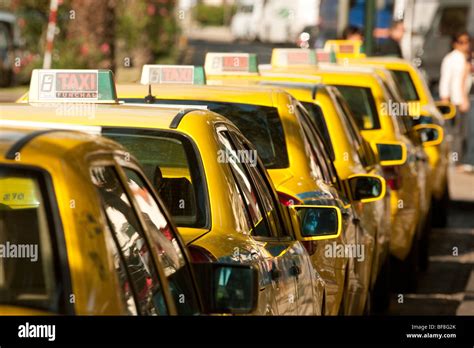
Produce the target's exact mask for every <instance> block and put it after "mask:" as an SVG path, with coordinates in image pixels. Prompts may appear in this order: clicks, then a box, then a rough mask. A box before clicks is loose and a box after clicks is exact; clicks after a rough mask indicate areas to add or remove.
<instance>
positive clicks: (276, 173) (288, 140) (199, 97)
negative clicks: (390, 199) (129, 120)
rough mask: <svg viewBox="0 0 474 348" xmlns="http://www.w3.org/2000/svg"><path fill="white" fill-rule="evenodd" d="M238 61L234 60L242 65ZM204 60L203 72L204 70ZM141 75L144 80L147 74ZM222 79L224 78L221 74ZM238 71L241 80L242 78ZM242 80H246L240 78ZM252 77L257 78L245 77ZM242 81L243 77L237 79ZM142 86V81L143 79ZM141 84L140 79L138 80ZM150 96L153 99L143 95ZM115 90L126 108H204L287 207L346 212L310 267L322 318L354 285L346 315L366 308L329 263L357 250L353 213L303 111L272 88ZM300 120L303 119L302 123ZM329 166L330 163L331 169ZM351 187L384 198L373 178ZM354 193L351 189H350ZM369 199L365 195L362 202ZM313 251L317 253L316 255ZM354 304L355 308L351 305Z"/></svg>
mask: <svg viewBox="0 0 474 348" xmlns="http://www.w3.org/2000/svg"><path fill="white" fill-rule="evenodd" d="M229 57H230V58H231V56H229V55H223V57H221V58H220V59H221V61H220V62H216V61H217V60H218V58H219V57H218V55H217V54H215V55H211V58H212V60H211V61H213V62H214V63H212V64H211V66H213V67H214V69H215V70H218V68H217V67H219V66H223V65H224V63H223V61H224V60H225V59H228V58H229ZM241 57H242V55H239V56H238V58H239V59H241ZM249 61H251V59H249V57H247V59H246V60H245V59H244V60H242V59H241V60H240V61H239V67H240V68H242V65H243V64H248V62H249ZM208 65H209V63H207V60H206V66H208ZM146 73H147V72H146V70H145V74H146ZM221 73H222V74H225V72H221ZM241 74H242V71H241V70H240V71H239V75H237V74H235V76H238V77H239V76H242V75H241ZM244 75H245V74H244ZM249 75H250V76H255V74H254V73H253V72H249ZM239 78H241V79H242V80H244V78H243V77H239ZM145 80H146V79H145ZM142 82H143V79H142ZM149 89H150V90H151V94H152V97H149V96H148V95H147V93H148V90H149ZM149 89H148V88H147V87H146V86H139V85H122V86H121V85H118V86H117V90H118V94H119V97H120V99H121V101H124V102H125V104H128V103H143V102H144V101H145V99H147V98H148V100H153V102H155V103H167V104H178V105H179V104H183V103H187V104H191V105H200V106H205V107H207V108H208V109H210V110H213V111H216V112H218V113H220V114H222V115H224V116H225V117H227V118H229V119H230V120H231V121H232V122H234V123H235V124H236V125H237V127H238V128H239V129H240V130H241V131H242V132H243V133H244V134H245V136H246V137H247V138H248V139H249V140H250V141H251V142H252V143H253V144H254V145H255V146H256V148H257V151H258V154H259V156H260V157H261V158H262V160H263V162H264V164H265V166H266V168H267V169H268V171H269V174H270V177H271V178H272V180H273V183H274V184H275V186H276V188H277V190H278V191H279V198H280V201H281V202H282V203H284V204H286V205H291V204H295V203H296V204H302V203H305V204H314V203H318V204H330V205H332V204H336V205H337V206H338V207H339V208H341V209H342V210H343V212H344V214H343V216H344V228H343V231H344V232H343V233H342V234H341V236H339V237H338V239H337V240H336V241H335V242H334V243H331V241H321V242H317V243H316V244H318V245H319V247H317V248H315V247H314V245H313V244H315V243H311V244H309V245H308V249H309V250H310V253H311V254H312V259H313V264H314V265H315V268H316V269H317V270H318V272H320V273H321V276H322V277H323V278H324V280H325V282H326V293H325V294H326V298H325V303H326V305H325V313H326V314H337V313H338V312H339V311H340V309H341V312H342V313H343V312H344V308H342V307H341V306H340V304H341V300H342V297H343V295H344V296H349V293H347V292H344V288H345V284H346V286H347V288H349V285H347V284H349V283H350V284H352V285H353V286H352V287H351V288H352V289H355V290H354V291H355V294H352V295H351V296H352V297H351V299H347V301H346V303H347V312H350V311H351V310H352V311H354V312H357V311H359V308H361V307H362V309H363V307H364V304H365V298H364V293H363V291H362V289H363V287H362V286H361V284H360V282H361V279H360V278H350V279H346V277H348V276H349V273H347V275H346V267H347V262H348V258H347V257H345V256H341V257H327V256H325V252H326V255H327V254H328V253H331V251H332V250H333V249H337V247H338V245H340V246H341V247H340V249H344V246H345V245H349V244H350V243H352V244H350V245H355V242H354V240H355V238H356V235H355V234H356V226H355V225H354V222H353V221H352V220H353V219H352V214H353V211H352V207H351V206H350V204H349V203H348V202H346V201H345V198H344V201H343V200H342V199H341V197H339V193H338V192H337V190H336V188H335V187H334V184H335V182H336V181H337V173H336V172H335V170H334V168H332V167H328V163H327V162H326V160H325V159H327V160H328V161H329V162H330V160H329V157H328V156H327V154H326V153H325V152H324V151H325V149H324V146H323V145H322V143H321V142H318V140H317V139H316V138H315V136H314V134H312V133H311V134H308V133H306V131H305V129H307V128H306V127H304V126H302V123H301V122H307V121H309V116H308V115H307V114H306V111H305V110H304V108H303V107H302V106H301V104H299V103H297V102H296V100H295V99H294V98H292V97H291V96H290V95H289V94H287V93H285V92H284V91H282V90H280V89H276V88H264V87H248V88H245V89H242V88H237V87H225V86H219V87H211V86H191V85H190V86H184V85H176V84H175V85H168V84H163V83H162V84H159V85H155V84H149ZM301 118H302V119H301ZM329 165H330V163H329ZM349 181H351V182H352V183H354V182H360V183H362V182H366V183H367V184H368V185H369V186H370V187H373V188H374V189H375V191H374V192H375V193H376V194H374V195H372V196H371V198H376V199H378V198H380V197H382V196H383V194H384V181H383V180H381V178H378V177H375V176H370V177H367V176H362V175H360V176H357V175H356V176H354V177H352V178H351V179H350V180H349ZM354 188H355V186H354ZM363 198H369V197H367V196H365V195H364V197H360V199H363ZM314 249H316V250H314ZM355 302H357V305H355V304H354V303H355Z"/></svg>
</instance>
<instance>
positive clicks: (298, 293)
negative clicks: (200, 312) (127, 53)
mask: <svg viewBox="0 0 474 348" xmlns="http://www.w3.org/2000/svg"><path fill="white" fill-rule="evenodd" d="M191 69H193V67H191ZM73 72H74V71H72V72H71V71H68V73H73ZM41 73H42V71H36V72H35V73H34V74H33V77H32V84H31V86H32V89H30V92H29V102H30V103H32V104H34V105H35V106H34V108H33V109H34V110H35V111H36V112H33V111H31V112H28V114H27V115H23V114H24V113H22V112H18V110H16V111H13V110H10V109H9V107H8V106H5V108H4V110H5V115H7V116H8V117H11V118H13V116H12V115H13V114H14V113H15V114H16V115H20V116H18V117H16V118H15V119H16V121H17V122H18V121H21V120H28V121H29V122H34V123H38V124H42V125H43V126H45V127H52V126H54V125H56V126H57V127H64V124H65V123H67V124H68V126H75V125H81V126H84V125H85V126H87V127H89V128H92V129H95V131H96V132H97V133H100V134H102V135H105V136H106V137H109V138H112V139H114V140H116V141H117V142H119V143H121V144H123V145H124V146H126V148H127V150H128V151H130V153H131V154H133V155H134V156H135V157H136V158H137V159H138V161H139V162H140V163H141V164H142V165H143V167H144V171H145V174H146V175H147V177H148V178H149V180H150V181H151V182H152V185H153V187H154V188H155V189H156V191H157V192H158V193H159V195H160V197H161V199H162V201H163V202H164V204H165V206H166V207H167V208H168V209H169V211H170V214H171V215H172V217H173V220H174V221H175V222H176V224H177V225H178V227H179V232H180V234H181V236H182V237H183V240H184V242H185V243H186V245H187V247H188V250H189V252H190V256H191V258H192V260H193V261H194V262H195V263H200V262H207V263H215V262H221V263H222V262H224V263H226V264H227V263H229V264H234V263H235V264H246V265H247V264H249V265H251V266H252V267H253V268H255V269H256V270H257V271H258V277H256V278H258V286H259V292H258V300H257V301H256V303H257V306H256V308H255V309H254V310H252V313H253V314H260V315H264V314H280V315H284V314H300V315H301V314H313V315H314V314H320V313H321V306H322V301H323V294H322V291H323V290H324V288H323V286H324V283H323V281H322V279H321V278H320V277H319V275H318V273H317V272H315V271H314V269H313V267H312V264H311V260H310V257H309V255H308V253H307V251H306V249H305V248H304V246H303V244H302V242H301V241H303V242H307V241H313V240H325V239H328V238H337V237H338V236H339V235H340V233H341V220H342V217H341V212H340V209H339V208H337V207H334V206H327V205H326V206H301V207H300V206H294V207H292V208H286V207H283V206H281V205H280V204H279V202H278V197H277V194H276V192H275V191H274V189H273V186H272V184H271V182H270V179H269V177H268V176H267V174H266V171H265V169H264V167H263V165H262V163H261V162H260V160H259V158H258V156H257V154H256V151H255V149H254V148H253V145H251V144H250V143H249V142H248V140H247V139H245V138H244V137H243V135H242V134H241V133H240V132H239V131H238V130H237V128H236V127H235V126H234V125H233V124H232V123H230V122H229V121H228V120H227V119H225V118H223V117H221V116H219V115H217V114H215V113H213V112H211V111H208V110H206V109H205V108H203V107H199V106H187V107H186V106H183V107H180V108H176V107H172V106H171V107H170V106H165V107H163V105H157V104H147V105H144V106H137V105H129V106H127V105H121V104H120V103H117V101H116V98H115V97H114V98H112V100H110V101H109V104H112V105H99V104H93V105H94V107H93V108H85V109H84V110H83V112H82V113H80V112H78V113H74V114H73V115H72V116H71V117H64V115H62V114H60V113H58V109H57V108H58V104H56V105H52V106H51V105H49V103H48V102H51V101H55V102H56V103H58V102H59V106H60V107H61V108H66V109H67V110H70V109H71V108H72V107H73V105H74V104H69V103H64V102H61V101H59V100H58V96H62V95H63V94H61V93H60V94H58V93H59V92H58V91H57V90H55V88H56V87H57V86H56V87H55V86H53V87H52V88H53V93H52V94H51V95H47V94H42V93H41V87H42V84H40V83H39V81H43V79H42V77H41ZM51 73H56V74H58V73H63V71H52V72H51ZM150 73H151V74H155V73H160V74H161V71H159V72H156V71H150ZM183 73H184V72H183ZM193 73H194V72H192V73H191V74H190V75H189V76H192V75H193ZM176 76H177V75H176ZM52 80H54V81H56V78H55V77H54V76H53V78H52ZM35 86H40V88H39V89H38V88H35ZM99 86H101V88H102V90H101V91H98V92H97V94H96V97H97V96H103V95H107V94H108V93H109V92H110V91H108V90H103V89H104V85H103V84H102V85H99ZM60 87H62V86H60ZM114 87H115V86H113V85H111V86H110V88H109V90H110V89H113V90H114V91H113V92H111V94H112V95H115V94H114V93H115V88H114ZM76 88H77V87H76ZM143 88H144V87H142V89H143ZM72 89H73V90H72V91H71V90H69V91H68V92H67V94H65V96H66V97H67V98H68V99H73V98H74V97H77V98H79V97H83V98H85V97H87V96H88V94H84V93H85V91H83V90H81V89H80V88H79V90H76V89H74V88H72ZM146 90H147V89H146V88H145V91H146ZM147 100H148V101H150V100H151V99H150V98H148V99H147ZM38 101H40V102H41V103H38V104H37V102H38ZM102 103H106V101H102ZM17 106H18V104H17ZM28 107H29V108H30V109H32V107H31V106H28ZM80 110H81V109H80ZM21 115H23V116H21ZM58 124H59V125H58ZM91 131H92V130H91ZM145 198H146V197H145ZM224 279H225V278H224ZM251 280H252V278H251V277H249V278H248V279H240V281H242V282H244V284H248V282H249V281H251ZM246 293H248V291H246V292H242V294H243V295H245V294H246ZM229 295H230V296H234V297H235V301H236V305H237V304H239V303H240V302H239V297H238V296H236V295H235V294H232V292H229ZM210 300H212V297H210ZM224 303H225V302H224ZM242 312H243V313H245V311H244V310H242ZM247 312H248V311H247Z"/></svg>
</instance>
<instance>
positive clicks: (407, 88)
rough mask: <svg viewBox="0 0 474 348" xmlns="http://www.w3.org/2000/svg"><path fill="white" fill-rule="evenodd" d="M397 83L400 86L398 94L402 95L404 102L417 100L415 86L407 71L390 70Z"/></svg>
mask: <svg viewBox="0 0 474 348" xmlns="http://www.w3.org/2000/svg"><path fill="white" fill-rule="evenodd" d="M392 72H393V75H394V76H395V79H396V80H397V83H398V84H399V85H400V86H401V88H400V92H401V93H402V97H403V99H405V100H406V101H416V100H419V99H420V98H419V96H418V93H417V92H416V88H415V85H414V83H413V80H412V79H411V76H410V73H409V72H408V71H401V70H392Z"/></svg>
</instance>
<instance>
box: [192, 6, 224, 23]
mask: <svg viewBox="0 0 474 348" xmlns="http://www.w3.org/2000/svg"><path fill="white" fill-rule="evenodd" d="M196 20H197V21H198V22H199V23H200V24H202V25H214V26H219V25H224V6H210V5H205V4H198V5H197V6H196Z"/></svg>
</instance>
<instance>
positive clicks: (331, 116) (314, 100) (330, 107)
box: [262, 80, 391, 312]
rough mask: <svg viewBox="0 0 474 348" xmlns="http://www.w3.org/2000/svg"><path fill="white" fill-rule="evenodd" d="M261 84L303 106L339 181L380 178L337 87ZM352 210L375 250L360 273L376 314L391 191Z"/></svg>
mask: <svg viewBox="0 0 474 348" xmlns="http://www.w3.org/2000/svg"><path fill="white" fill-rule="evenodd" d="M262 83H269V84H274V85H275V86H278V87H281V88H284V89H285V91H287V92H289V93H290V94H291V95H292V96H294V97H295V98H296V99H297V100H298V101H300V102H301V103H302V104H303V106H304V107H305V108H306V110H307V111H308V112H309V114H310V116H311V119H312V120H313V121H314V123H315V124H314V126H315V128H316V129H317V130H319V132H320V133H321V137H322V138H323V140H324V143H325V146H326V148H327V149H328V152H329V154H330V156H331V159H332V161H333V163H334V166H335V168H336V171H337V174H338V176H339V178H340V179H341V181H343V182H345V181H346V180H347V179H348V178H350V177H351V176H352V175H355V174H373V175H378V176H380V177H382V176H383V170H382V167H381V166H380V164H379V163H378V160H377V158H376V156H375V154H374V152H373V150H372V149H371V147H370V145H369V144H368V143H367V141H365V140H364V139H363V138H362V136H361V135H360V133H359V129H358V128H357V125H356V124H355V121H354V116H353V115H352V113H351V111H350V108H349V106H348V105H347V103H346V101H345V100H344V98H343V97H342V96H341V95H340V93H339V91H338V90H337V89H336V88H334V87H331V86H327V85H322V84H311V83H303V82H302V83H292V82H282V81H271V80H267V81H263V82H262ZM354 207H355V209H356V211H357V214H358V216H359V217H360V220H361V224H362V225H363V226H364V229H366V230H367V231H369V236H365V237H366V238H365V240H366V243H367V244H368V245H366V248H367V249H366V250H370V248H373V249H374V252H373V253H371V252H366V255H367V256H371V255H372V254H373V261H372V262H370V263H368V264H367V265H365V266H366V267H371V268H372V269H371V270H365V272H363V273H364V274H366V275H368V274H370V279H369V278H367V279H365V283H364V286H365V288H364V289H365V290H366V291H371V292H372V293H371V296H370V299H371V300H373V301H372V302H373V303H372V305H373V308H372V309H373V310H375V311H377V312H379V311H381V310H383V309H384V308H385V307H386V306H387V305H388V300H389V297H388V296H389V289H388V285H389V284H388V280H389V274H388V273H389V266H388V263H389V258H388V256H389V245H390V235H391V225H390V219H387V217H389V216H390V188H388V192H387V193H386V195H385V197H384V199H383V200H375V201H371V200H367V201H365V202H361V203H359V204H354ZM367 237H371V238H367ZM359 271H360V270H359ZM379 277H380V278H379Z"/></svg>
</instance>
